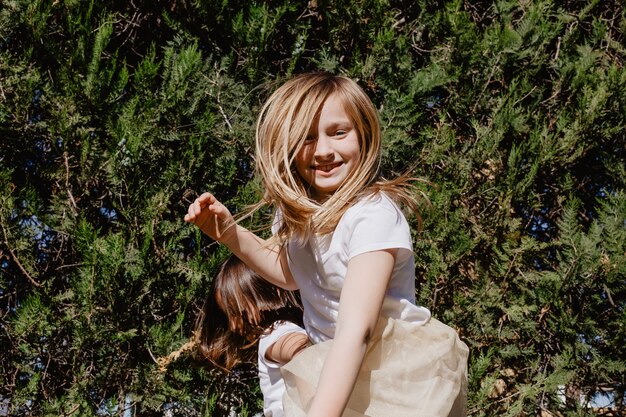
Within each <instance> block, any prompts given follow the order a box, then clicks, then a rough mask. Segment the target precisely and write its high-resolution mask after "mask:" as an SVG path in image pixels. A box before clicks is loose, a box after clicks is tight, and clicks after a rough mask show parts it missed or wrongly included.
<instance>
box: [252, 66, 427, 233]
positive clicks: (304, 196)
mask: <svg viewBox="0 0 626 417" xmlns="http://www.w3.org/2000/svg"><path fill="white" fill-rule="evenodd" d="M331 95H336V96H337V97H339V98H340V100H341V102H342V104H343V106H344V110H345V112H346V113H347V115H348V117H349V118H350V119H351V122H352V124H353V126H354V128H355V129H356V132H357V134H358V138H359V146H360V157H359V161H358V163H357V165H356V168H355V169H354V170H353V171H352V172H351V173H350V175H349V176H348V178H346V180H345V181H344V183H343V184H342V185H341V186H340V187H339V188H338V189H337V190H336V191H335V192H334V193H333V194H332V195H331V196H330V197H328V198H327V199H326V200H324V201H318V200H316V199H315V198H314V195H313V192H312V190H311V186H310V184H308V183H307V182H306V181H305V180H304V179H303V178H302V177H301V176H300V175H299V174H298V172H297V171H296V168H295V158H296V155H297V154H298V152H299V151H300V149H301V148H302V146H303V145H304V142H305V139H306V137H307V135H308V134H309V132H310V130H311V127H312V125H313V123H316V121H317V119H318V118H319V114H320V111H321V109H322V106H323V105H324V102H325V101H326V100H327V99H328V97H330V96H331ZM255 159H256V168H257V172H258V175H260V177H261V178H262V181H263V185H264V186H265V190H266V191H265V195H264V197H263V201H262V202H261V203H260V204H258V205H257V206H255V207H253V208H252V209H251V211H254V210H255V209H258V208H259V207H260V206H261V205H262V204H269V205H271V206H273V207H274V208H275V209H277V210H278V211H279V212H280V213H281V219H282V223H281V227H280V228H279V230H278V232H277V233H276V236H275V237H276V238H277V239H278V243H281V244H282V243H284V242H285V241H286V240H288V239H290V238H293V237H297V238H298V239H300V240H303V239H307V238H308V237H309V236H310V235H311V234H313V233H320V234H325V233H330V232H332V231H333V230H334V229H335V227H336V226H337V223H338V222H339V220H340V219H341V216H342V215H343V214H344V212H345V211H346V210H347V209H348V208H349V207H350V206H351V205H352V204H354V203H355V201H356V200H358V199H359V198H361V197H363V196H365V195H369V194H373V193H376V192H385V193H387V194H388V195H389V196H390V197H391V198H393V199H394V200H396V201H397V202H398V203H401V204H402V205H404V206H408V208H409V209H410V210H412V211H413V212H415V213H417V207H418V204H417V199H416V196H415V195H414V194H413V192H412V191H413V190H412V187H411V184H412V180H413V179H412V178H409V176H408V175H405V176H401V177H398V178H396V179H394V180H391V181H387V180H384V179H383V178H381V176H380V159H381V129H380V122H379V120H378V113H377V111H376V109H375V107H374V105H373V104H372V102H371V100H370V99H369V97H368V96H367V94H365V92H364V91H363V89H361V87H359V85H358V84H357V83H356V82H354V81H353V80H351V79H350V78H347V77H342V76H335V75H332V74H329V73H325V72H319V73H306V74H302V75H299V76H296V77H294V78H292V79H290V80H288V81H287V82H286V83H285V84H283V85H282V86H281V87H279V88H278V89H277V90H276V91H275V92H274V93H273V94H272V95H271V96H270V98H269V99H268V100H267V102H266V103H265V105H264V106H263V108H262V109H261V112H260V115H259V119H258V122H257V129H256V155H255ZM418 217H419V216H418Z"/></svg>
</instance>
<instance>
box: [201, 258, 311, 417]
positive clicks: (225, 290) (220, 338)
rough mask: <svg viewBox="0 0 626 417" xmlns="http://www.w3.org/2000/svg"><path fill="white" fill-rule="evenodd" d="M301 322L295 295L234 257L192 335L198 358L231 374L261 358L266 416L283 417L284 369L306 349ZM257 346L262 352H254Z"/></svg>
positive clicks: (217, 281)
mask: <svg viewBox="0 0 626 417" xmlns="http://www.w3.org/2000/svg"><path fill="white" fill-rule="evenodd" d="M301 322H302V309H301V307H300V303H299V302H298V299H297V298H296V296H295V294H294V293H292V292H290V291H285V290H282V289H280V288H277V287H275V286H273V285H271V284H269V283H268V282H267V281H265V280H263V279H262V278H260V277H259V276H258V275H257V274H255V273H254V272H253V271H251V270H250V269H249V268H248V267H247V266H246V265H245V264H244V263H243V262H241V261H240V260H239V259H237V258H236V257H234V256H231V257H230V258H229V259H227V260H226V262H224V264H223V265H222V267H221V269H220V271H219V273H218V274H217V276H216V277H215V279H214V280H213V283H212V285H211V290H210V292H209V295H208V297H207V298H206V300H205V302H204V306H203V307H202V310H201V312H200V314H199V315H198V318H197V319H196V324H195V331H194V335H195V337H196V341H197V349H198V350H199V352H200V356H201V357H202V358H204V359H206V360H208V361H209V362H211V363H212V364H213V365H215V366H217V367H219V368H221V369H224V370H226V371H227V372H229V371H230V370H231V369H232V368H233V367H234V366H235V365H236V364H238V363H241V362H252V361H253V360H257V361H258V366H259V382H260V386H261V392H262V393H263V413H264V415H265V417H282V416H283V411H282V409H283V408H282V397H283V393H284V392H285V384H284V381H283V379H282V377H281V375H280V366H281V365H283V364H285V363H287V362H288V361H289V360H291V358H293V357H294V356H295V355H296V354H297V353H298V352H300V351H301V350H302V349H304V348H305V347H306V346H307V345H308V337H307V335H306V333H305V332H304V329H302V328H301V327H300V326H299V325H298V323H301ZM257 343H258V353H257V352H255V351H254V349H252V347H254V346H257ZM255 356H256V357H255Z"/></svg>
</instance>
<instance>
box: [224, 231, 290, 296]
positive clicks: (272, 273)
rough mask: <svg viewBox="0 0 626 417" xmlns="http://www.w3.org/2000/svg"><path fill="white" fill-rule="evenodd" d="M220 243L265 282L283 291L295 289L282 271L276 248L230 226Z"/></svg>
mask: <svg viewBox="0 0 626 417" xmlns="http://www.w3.org/2000/svg"><path fill="white" fill-rule="evenodd" d="M220 243H222V244H224V245H226V246H227V247H228V249H230V250H231V252H233V253H234V254H235V256H237V257H238V258H239V259H241V260H242V261H243V262H244V263H246V264H247V265H248V266H249V267H251V268H252V269H253V270H254V271H255V272H256V273H258V274H259V275H260V276H262V277H263V278H265V279H266V280H267V281H269V282H271V283H272V284H274V285H277V286H279V287H282V288H285V289H289V290H293V289H296V287H295V284H294V282H293V279H292V278H291V275H290V274H289V272H288V271H285V270H284V269H283V266H282V264H281V255H280V252H279V248H278V247H277V246H268V245H267V242H266V241H265V240H264V239H261V238H260V237H258V236H257V235H255V234H254V233H252V232H251V231H249V230H248V229H246V228H244V227H242V226H239V225H234V226H232V228H231V230H229V231H228V233H225V235H224V237H223V239H220Z"/></svg>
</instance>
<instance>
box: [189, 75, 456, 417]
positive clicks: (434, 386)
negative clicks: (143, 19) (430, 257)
mask: <svg viewBox="0 0 626 417" xmlns="http://www.w3.org/2000/svg"><path fill="white" fill-rule="evenodd" d="M380 145H381V132H380V125H379V121H378V117H377V113H376V110H375V108H374V106H373V105H372V103H371V101H370V100H369V98H368V97H367V95H366V94H365V93H364V92H363V90H362V89H361V88H360V87H359V86H358V85H357V84H356V83H355V82H354V81H352V80H350V79H349V78H345V77H338V76H333V75H331V74H327V73H312V74H303V75H300V76H297V77H295V78H293V79H291V80H289V81H288V82H286V83H285V84H284V85H283V86H281V87H280V88H278V89H277V90H276V91H275V92H274V93H273V94H272V95H271V97H270V98H269V99H268V101H267V102H266V103H265V105H264V106H263V108H262V110H261V114H260V116H259V120H258V123H257V131H256V164H257V170H258V172H259V174H260V176H261V178H262V180H263V184H264V186H265V189H266V192H265V196H264V198H263V201H262V202H261V203H266V204H270V205H272V206H274V207H275V209H276V218H275V221H274V224H273V227H272V230H273V232H274V236H273V238H272V239H269V240H267V241H265V240H263V239H261V238H259V237H258V236H256V235H255V234H253V233H251V232H250V231H248V230H246V229H245V228H243V227H242V226H240V225H238V224H236V223H235V222H234V220H233V217H232V215H231V214H230V213H229V211H228V210H227V209H226V208H225V207H224V205H222V204H221V203H220V202H219V201H218V200H217V199H216V198H215V196H213V195H212V194H210V193H204V194H202V195H201V196H200V197H198V198H197V199H196V200H195V201H194V202H193V203H192V204H191V205H190V206H189V210H188V213H187V214H186V215H185V221H187V222H191V223H194V224H196V225H197V226H198V227H199V228H200V229H201V230H202V231H203V232H204V233H206V234H208V235H209V236H210V237H211V238H213V239H215V240H217V241H219V242H221V243H223V244H224V245H226V246H227V247H228V248H230V250H231V251H232V252H234V253H235V254H236V255H237V256H239V257H240V258H241V259H242V260H243V261H244V262H246V263H247V264H248V265H249V266H250V267H252V268H253V269H254V270H255V271H256V272H257V273H258V274H259V275H261V276H262V277H263V278H265V279H266V280H268V281H269V282H272V283H273V284H275V285H278V286H280V287H282V288H285V289H299V290H300V294H301V296H302V301H303V307H304V325H305V328H306V330H307V333H308V335H309V337H310V339H311V340H312V341H313V343H315V344H316V345H315V346H314V347H313V348H310V349H307V350H305V352H303V353H302V354H301V355H299V356H298V357H297V358H295V359H294V361H292V363H290V364H288V365H287V367H286V368H285V369H284V371H285V372H284V375H285V377H286V379H287V385H288V395H286V396H285V402H284V404H285V412H286V415H288V416H291V415H306V416H308V417H318V416H319V417H339V416H342V415H343V416H362V415H367V416H381V417H383V416H385V417H387V416H430V417H432V416H447V415H453V414H454V415H462V414H463V413H464V383H465V378H466V361H467V354H468V350H467V347H466V346H465V345H464V344H463V343H462V342H461V341H460V340H459V339H458V337H457V335H456V333H455V332H454V331H453V330H452V329H450V328H449V327H447V326H445V325H443V324H441V323H440V322H438V321H436V320H434V319H431V317H430V312H429V311H428V310H427V309H426V308H424V307H418V306H416V305H415V275H414V271H415V266H414V259H413V252H412V242H411V233H410V230H409V226H408V223H407V221H406V219H405V217H404V215H403V214H402V212H401V211H400V209H399V207H398V205H397V204H398V203H402V204H404V205H407V206H408V207H409V208H411V209H413V210H416V201H415V200H414V199H413V196H412V194H411V193H410V186H409V182H408V180H406V179H403V178H400V179H396V180H393V181H385V180H383V179H382V178H381V177H380V174H379V164H380V153H381V150H380ZM261 203H260V204H259V205H257V206H256V207H254V208H252V210H254V209H256V208H258V207H260V206H261V205H262V204H261ZM331 340H332V343H331V342H330V341H331ZM317 364H320V365H319V370H318V369H317V368H316V366H317ZM291 365H293V366H291Z"/></svg>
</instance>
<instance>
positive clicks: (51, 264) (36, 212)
mask: <svg viewBox="0 0 626 417" xmlns="http://www.w3.org/2000/svg"><path fill="white" fill-rule="evenodd" d="M624 22H626V15H625V14H624V8H623V5H622V4H621V3H620V2H617V1H605V2H598V1H590V2H580V1H573V0H570V1H560V2H556V1H536V2H519V1H512V0H504V1H498V2H486V1H480V2H463V1H459V0H455V1H438V2H427V1H423V0H420V1H417V2H413V1H410V2H409V1H406V2H404V1H393V2H392V1H383V0H365V1H361V2H356V1H348V0H341V1H338V2H332V4H331V3H330V2H325V1H321V0H318V1H311V2H304V1H300V2H287V1H270V2H264V3H262V4H256V3H252V2H243V1H228V2H226V1H224V2H191V1H174V2H165V1H157V2H146V1H134V2H127V3H124V2H121V3H120V2H112V1H100V2H94V1H87V2H71V1H64V2H61V1H54V2H51V1H34V2H21V1H8V0H7V1H4V2H3V3H2V7H1V8H0V187H1V188H2V192H1V193H0V201H1V204H0V225H1V233H2V236H1V237H2V239H0V241H1V242H2V243H0V271H1V272H0V313H1V314H0V317H1V319H0V320H1V321H0V323H1V326H2V330H3V331H2V332H1V333H0V343H1V344H2V346H3V353H2V355H1V357H0V375H1V377H0V378H1V379H0V386H1V387H2V388H0V401H2V404H5V405H6V407H7V408H8V413H9V414H10V415H24V416H26V415H37V416H39V415H42V416H43V415H56V416H58V415H65V416H70V415H85V416H89V415H94V416H95V415H116V414H119V415H121V414H122V413H123V410H124V409H125V408H132V411H133V412H134V413H135V415H141V416H150V415H155V416H156V415H163V414H164V413H165V411H166V410H167V411H168V412H170V413H171V414H173V415H190V416H191V415H193V416H196V415H197V416H199V415H222V414H228V412H229V410H230V409H231V408H232V409H234V410H237V413H239V414H241V415H253V414H254V413H255V412H258V411H259V392H258V388H256V378H255V375H254V370H253V368H250V367H242V368H241V369H240V370H238V371H237V372H236V373H235V374H233V375H231V376H230V377H228V378H225V377H224V376H222V375H220V374H219V373H218V372H216V371H211V370H206V369H204V368H203V367H201V366H198V365H199V364H197V363H196V362H194V361H193V360H192V359H191V358H188V357H183V358H182V359H181V360H179V361H178V362H176V363H174V364H173V365H172V366H171V367H170V368H169V369H168V372H167V373H165V374H160V373H159V372H157V365H156V363H155V361H154V358H156V357H158V356H163V355H166V354H168V353H169V352H171V351H173V350H175V349H176V348H178V347H180V346H181V345H182V344H183V343H184V342H185V341H186V339H187V337H188V336H189V335H190V329H191V326H192V323H193V318H194V316H195V314H196V313H197V311H198V307H199V305H200V303H201V302H202V299H203V297H204V294H205V293H206V290H207V288H208V285H209V283H210V280H211V277H212V276H213V275H214V273H215V272H216V268H217V265H218V264H219V263H220V262H221V260H223V259H224V258H225V256H226V255H227V254H226V251H225V249H224V248H222V247H220V246H219V245H216V244H215V243H214V242H211V241H210V239H208V238H207V237H205V236H202V235H201V234H200V233H199V232H198V231H197V230H195V229H194V228H191V227H189V226H187V225H185V224H183V222H182V216H183V214H184V212H185V210H186V206H187V204H188V202H189V201H190V200H191V199H193V198H194V197H195V195H196V194H197V193H199V192H202V191H204V190H207V189H211V190H213V191H215V192H216V193H217V194H219V195H220V196H221V197H222V198H224V197H225V198H226V200H227V204H228V205H229V207H230V208H231V209H232V210H234V211H237V210H239V209H241V208H243V207H244V206H245V205H246V204H248V203H252V202H255V201H256V200H257V199H258V197H259V189H258V188H259V187H258V183H257V182H256V181H255V180H254V179H253V160H252V148H253V134H254V123H255V117H256V114H257V112H258V110H259V107H260V105H261V103H262V102H263V100H264V98H265V97H267V95H268V93H269V92H270V91H271V90H272V88H273V87H274V86H275V84H276V82H277V81H280V80H281V79H283V78H285V77H288V76H289V75H291V74H293V73H298V72H301V71H307V70H317V69H323V70H329V71H333V72H336V73H342V74H345V75H348V76H350V77H353V78H354V79H356V80H358V82H359V83H360V84H361V85H362V86H363V87H364V88H365V89H366V91H367V92H368V94H370V96H371V97H372V99H373V101H374V102H375V104H376V105H377V107H378V108H379V109H380V117H381V121H382V125H383V128H384V141H385V143H384V146H385V155H384V161H383V162H384V164H383V169H384V171H385V172H386V173H387V174H389V175H392V174H393V173H396V172H402V171H404V170H405V169H407V168H408V167H413V168H414V171H415V173H416V174H417V175H419V176H422V177H425V178H426V179H428V181H429V184H430V185H427V186H425V187H424V190H423V191H424V192H425V193H426V194H427V195H428V196H429V198H430V201H431V202H432V207H431V208H430V209H428V208H426V207H425V209H424V213H422V214H423V218H424V227H423V231H422V232H421V233H418V232H417V228H416V233H415V248H416V254H417V256H416V260H417V279H418V286H419V293H418V300H419V301H420V302H421V303H422V304H424V305H426V306H427V307H429V308H430V309H431V310H432V311H433V313H434V314H435V316H437V317H438V318H440V319H441V320H442V321H444V322H446V323H448V324H450V325H452V326H453V327H456V328H457V329H458V330H459V332H460V334H461V336H462V338H463V339H464V340H465V341H466V342H467V343H468V345H469V346H470V351H471V353H470V354H471V357H470V387H469V395H470V414H471V415H474V416H491V415H508V416H517V415H527V414H541V413H543V414H542V415H570V416H574V415H584V414H585V413H587V412H588V409H587V408H586V405H585V404H584V402H583V403H581V401H580V398H581V395H582V397H583V398H586V399H589V397H592V396H594V395H596V393H598V392H610V393H611V397H610V398H612V400H613V402H614V404H613V405H614V406H615V407H616V408H619V409H620V410H622V412H623V410H624V403H623V396H624V390H625V388H624V387H625V366H626V365H625V362H626V361H625V360H624V359H625V358H626V352H625V350H624V346H623V341H624V339H625V333H626V330H625V326H626V324H625V323H626V320H625V318H626V316H625V314H626V313H625V311H624V307H625V305H624V300H626V294H625V290H626V288H625V287H626V283H625V281H624V279H623V277H624V276H625V268H626V265H625V259H626V257H625V256H624V254H625V253H626V226H625V224H624V219H625V218H626V196H625V194H624V193H625V190H626V187H625V184H624V178H626V175H625V174H626V173H625V172H624V171H625V168H624V167H625V166H626V165H625V163H624V162H625V160H626V158H625V152H626V149H625V146H624V143H626V141H625V140H624V139H625V138H624V125H625V120H624V118H625V115H626V111H625V110H626V109H625V100H626V99H625V97H626V73H625V71H624V69H623V68H624V58H625V51H624V48H623V46H622V45H624V30H625V28H626V26H625V25H626V23H624ZM268 216H269V214H268V213H266V212H260V213H259V214H258V216H256V217H255V218H254V219H251V220H250V221H249V225H250V226H251V227H255V228H260V230H261V232H262V233H268V230H267V224H268V222H269V217H268ZM1 411H2V407H0V414H1Z"/></svg>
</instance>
